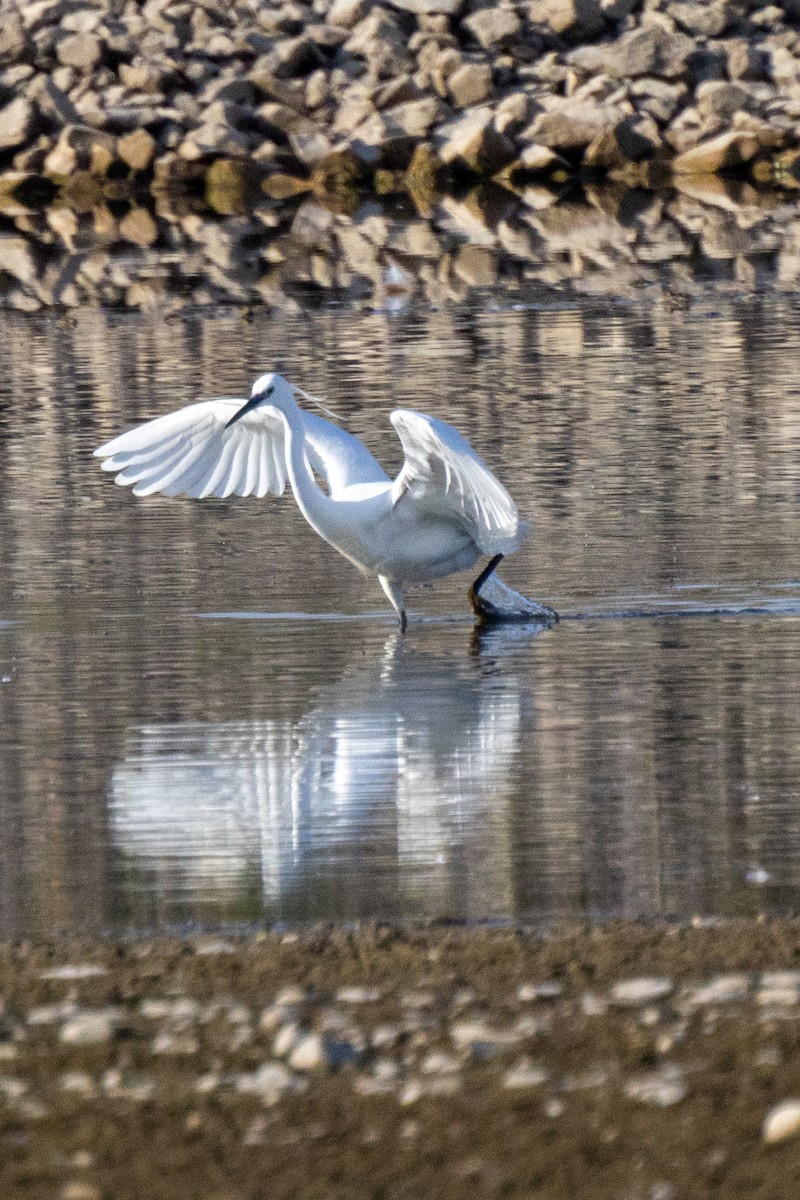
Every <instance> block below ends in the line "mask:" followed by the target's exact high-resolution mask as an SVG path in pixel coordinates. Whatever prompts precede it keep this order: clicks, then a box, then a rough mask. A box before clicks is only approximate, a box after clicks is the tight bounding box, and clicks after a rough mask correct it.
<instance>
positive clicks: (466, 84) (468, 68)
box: [447, 63, 494, 108]
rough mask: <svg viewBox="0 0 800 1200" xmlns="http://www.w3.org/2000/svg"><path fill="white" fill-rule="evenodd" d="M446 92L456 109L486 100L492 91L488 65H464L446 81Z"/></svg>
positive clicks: (490, 73) (490, 69)
mask: <svg viewBox="0 0 800 1200" xmlns="http://www.w3.org/2000/svg"><path fill="white" fill-rule="evenodd" d="M447 90H448V92H449V93H450V96H451V98H452V101H453V104H454V105H455V106H456V108H468V107H469V106H470V105H472V104H480V103H482V101H484V100H488V99H489V97H490V96H491V95H492V92H493V90H494V88H493V85H492V68H491V67H490V66H489V64H488V63H464V65H463V66H461V67H459V68H458V70H456V71H454V72H453V73H452V75H450V76H449V77H448V79H447Z"/></svg>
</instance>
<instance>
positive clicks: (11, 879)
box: [0, 296, 800, 937]
mask: <svg viewBox="0 0 800 1200" xmlns="http://www.w3.org/2000/svg"><path fill="white" fill-rule="evenodd" d="M0 332H1V333H2V337H1V338H0V680H1V681H2V682H0V722H1V725H0V936H2V937H9V936H16V935H20V934H23V933H28V934H30V933H45V932H49V931H53V930H58V929H73V930H79V931H84V932H92V931H95V932H96V931H102V930H108V929H119V928H141V929H152V928H154V927H155V928H161V927H167V926H174V925H176V924H178V925H180V924H181V923H185V922H200V923H202V924H203V925H207V926H224V925H227V924H234V923H238V922H253V921H261V920H265V919H266V920H305V919H320V918H323V919H328V918H342V919H352V918H356V917H443V916H446V917H456V918H470V919H484V918H501V919H503V918H515V917H524V918H526V919H535V920H549V919H553V918H560V917H574V916H586V915H588V916H590V917H592V918H596V919H606V918H610V917H615V916H627V917H635V916H644V917H659V916H663V915H673V914H674V915H679V916H684V917H685V916H691V915H695V914H731V913H742V912H747V913H752V912H762V911H784V910H787V909H797V908H800V705H799V704H798V693H799V692H800V638H799V637H798V635H799V634H800V560H799V558H798V529H800V522H799V520H798V518H799V517H800V375H798V362H799V361H800V301H797V300H795V299H793V298H787V297H774V298H770V297H766V298H765V297H754V298H742V299H741V300H735V299H725V300H723V301H722V302H717V300H715V299H714V298H713V296H712V297H711V298H710V299H708V300H706V301H703V300H697V301H693V302H692V303H690V304H689V306H688V307H685V308H684V307H681V308H677V309H673V308H672V307H670V306H669V305H668V304H666V303H665V302H664V300H655V301H654V302H652V303H650V304H646V303H645V302H642V303H641V304H632V305H626V306H622V305H613V304H609V303H608V302H605V301H603V302H601V301H593V300H591V299H587V300H585V301H582V302H579V303H570V304H567V303H566V302H565V304H564V305H563V306H559V305H558V304H557V303H556V304H552V305H550V306H546V307H542V308H535V307H534V308H524V309H523V308H515V307H513V306H510V305H503V303H502V302H498V301H496V298H495V299H493V300H491V301H489V302H487V305H486V306H485V307H484V308H482V309H481V310H480V311H477V310H474V309H470V310H457V309H451V310H447V311H439V312H431V311H428V310H426V311H406V312H400V313H395V314H389V313H381V312H361V311H357V310H354V309H351V308H346V309H339V310H337V309H331V308H327V309H323V310H319V311H316V312H313V311H312V312H305V313H299V312H298V313H292V312H286V313H278V314H274V313H273V314H266V313H257V314H256V315H255V316H254V317H252V319H249V320H245V319H243V318H242V316H241V315H240V314H238V313H233V312H223V313H220V312H215V313H208V314H203V315H198V314H197V313H195V314H193V315H188V316H186V315H184V316H179V317H175V318H172V319H165V318H164V317H162V316H156V315H142V316H131V315H110V314H104V313H102V312H92V311H88V310H86V311H82V312H80V313H79V314H78V315H77V318H76V319H73V318H70V319H69V321H68V322H67V323H65V322H62V321H59V320H58V319H55V318H38V317H37V318H25V317H14V316H3V317H2V325H1V326H0ZM275 366H277V367H278V368H279V369H281V370H283V371H284V372H285V373H287V374H288V375H289V376H290V377H291V378H293V379H295V380H296V381H297V382H299V383H301V384H303V385H304V386H305V387H307V388H308V389H309V390H311V391H314V392H316V393H317V394H322V395H324V396H326V397H327V401H328V403H329V404H330V405H331V406H332V407H333V408H335V409H336V410H337V411H339V412H341V413H342V414H343V415H344V416H345V417H346V418H347V419H348V421H349V426H348V427H349V428H350V429H352V431H353V432H355V433H356V434H357V435H359V436H361V437H363V438H364V440H365V441H367V443H368V444H369V445H370V447H371V448H372V449H373V450H374V451H375V452H376V454H377V455H378V457H379V458H381V459H382V460H383V461H384V462H385V463H386V465H387V467H388V468H390V469H393V468H396V467H397V466H398V465H399V462H400V454H399V446H398V443H397V441H396V437H395V434H394V431H393V430H392V429H391V427H390V426H389V424H388V419H387V416H388V412H389V411H390V409H391V408H392V407H394V406H395V405H398V404H403V405H406V406H409V407H414V408H421V409H423V410H425V411H429V412H432V413H435V414H436V415H438V416H441V417H443V418H445V419H446V420H450V421H452V422H453V423H455V424H456V425H458V427H459V428H460V429H461V430H462V431H463V432H464V433H465V434H466V435H467V436H468V437H469V438H470V439H471V440H472V442H473V444H474V445H475V446H476V448H478V449H479V451H480V452H481V453H482V454H483V456H484V457H485V458H486V459H487V460H488V461H489V463H490V464H491V465H492V466H493V467H494V468H495V469H496V470H497V472H498V474H499V475H500V477H501V478H502V479H504V480H505V481H506V482H507V483H508V484H509V485H510V487H511V489H512V491H513V493H514V495H515V497H516V499H517V501H518V503H519V506H520V508H521V509H522V510H523V511H524V513H525V514H526V515H527V516H529V517H532V518H533V519H534V521H535V524H536V533H535V537H534V539H533V541H532V542H531V543H530V544H529V545H528V546H526V547H525V548H524V549H523V550H521V551H520V552H519V553H518V554H517V555H515V556H514V558H513V559H512V560H510V561H509V562H508V563H507V564H504V571H503V575H504V578H506V579H507V581H508V582H509V583H511V584H512V585H513V586H515V587H518V588H519V589H520V590H522V591H524V592H526V593H527V594H529V595H533V596H535V597H537V598H539V599H542V600H545V601H547V602H548V603H551V604H554V605H555V606H556V607H557V608H559V609H560V610H561V611H562V612H563V613H564V614H565V616H566V617H567V618H569V619H566V620H564V621H563V622H562V623H561V625H560V626H558V627H557V628H556V629H554V630H552V631H548V632H546V633H542V634H540V635H538V636H534V634H533V633H532V632H530V631H526V630H523V629H520V628H508V629H505V630H502V629H498V630H495V631H493V632H490V633H487V634H483V635H478V634H476V633H475V631H474V630H473V628H472V625H471V622H470V620H469V619H468V610H467V606H466V596H465V591H466V585H467V583H468V582H469V580H468V578H466V577H457V578H456V579H454V580H452V579H451V580H449V581H445V582H443V583H442V584H441V585H439V586H437V587H436V588H435V589H434V590H432V591H423V590H420V591H419V592H416V593H414V594H412V597H411V611H412V624H411V628H410V630H409V633H408V635H407V636H406V637H405V638H403V639H401V638H399V637H398V635H397V633H396V631H395V628H394V624H393V620H392V617H391V615H390V613H389V611H388V609H387V606H386V604H385V602H384V599H383V596H382V593H381V592H380V590H379V588H378V587H377V585H373V584H371V583H370V582H369V581H365V580H364V579H362V577H361V576H360V575H358V573H357V572H355V571H354V570H353V569H352V568H351V567H350V566H349V565H348V564H347V563H346V562H345V561H344V560H343V559H340V558H339V557H338V556H337V555H336V554H335V553H334V552H333V551H332V550H330V549H329V548H328V547H326V546H325V545H324V544H323V543H322V542H320V541H319V540H318V539H317V538H316V536H315V535H314V534H313V533H312V532H311V531H310V530H309V529H308V528H307V527H306V525H305V523H304V522H303V520H302V518H301V517H300V515H299V513H298V511H297V509H296V507H295V505H294V502H293V501H292V499H291V497H289V496H287V497H284V498H283V499H282V500H278V501H275V500H266V501H258V500H253V499H248V500H238V499H233V500H227V501H219V500H212V501H205V502H197V501H189V500H166V499H161V498H150V499H147V500H137V499H136V498H134V497H133V496H131V494H130V493H129V492H128V491H126V490H122V489H119V488H115V487H114V485H113V483H112V482H111V480H110V478H109V477H108V476H105V475H103V474H102V473H101V472H100V470H99V469H98V464H97V462H96V461H94V460H92V458H91V457H90V452H91V450H92V448H93V447H94V446H96V445H98V444H99V443H100V442H101V441H104V440H105V439H107V438H108V437H109V436H111V435H112V434H113V433H114V432H116V431H119V430H121V429H123V428H125V427H127V426H128V425H130V424H132V423H134V422H136V421H138V420H141V419H144V418H146V417H150V416H155V415H157V414H159V413H161V412H164V411H168V410H169V409H171V408H175V407H178V406H180V405H181V404H183V403H186V402H188V401H189V400H191V399H193V398H194V397H196V396H201V395H215V394H217V395H218V394H227V395H236V394H242V393H245V394H246V392H247V389H248V388H249V384H250V381H251V380H252V378H253V377H255V376H256V375H257V374H259V373H260V372H262V371H264V370H267V369H271V368H273V367H275Z"/></svg>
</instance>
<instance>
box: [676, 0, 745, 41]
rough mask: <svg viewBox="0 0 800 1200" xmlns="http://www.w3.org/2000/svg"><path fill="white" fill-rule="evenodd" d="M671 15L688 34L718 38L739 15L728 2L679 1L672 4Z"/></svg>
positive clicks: (706, 0) (707, 0)
mask: <svg viewBox="0 0 800 1200" xmlns="http://www.w3.org/2000/svg"><path fill="white" fill-rule="evenodd" d="M669 15H670V16H671V17H672V19H673V21H675V22H676V24H678V25H679V26H680V27H681V29H685V30H686V32H687V33H691V34H694V35H697V34H701V35H702V36H704V37H712V38H716V37H719V36H720V34H723V33H724V32H725V30H726V29H727V28H728V25H729V24H730V23H731V22H732V21H734V20H735V19H736V16H737V15H738V14H737V13H736V12H735V10H734V8H733V6H732V5H731V4H728V3H727V0H702V2H701V0H678V2H677V3H675V2H673V3H671V4H670V8H669Z"/></svg>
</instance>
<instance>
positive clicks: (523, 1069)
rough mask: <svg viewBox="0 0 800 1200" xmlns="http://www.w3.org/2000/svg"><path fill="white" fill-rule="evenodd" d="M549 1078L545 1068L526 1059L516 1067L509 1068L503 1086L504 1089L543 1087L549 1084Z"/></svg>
mask: <svg viewBox="0 0 800 1200" xmlns="http://www.w3.org/2000/svg"><path fill="white" fill-rule="evenodd" d="M548 1078H549V1076H548V1073H547V1071H545V1070H544V1068H543V1067H537V1066H536V1065H535V1064H534V1063H531V1062H528V1060H527V1059H525V1060H523V1061H522V1062H519V1063H517V1064H516V1066H514V1067H509V1069H508V1070H507V1071H506V1072H505V1074H504V1075H503V1079H502V1084H503V1087H504V1088H531V1087H541V1086H542V1084H544V1083H547V1080H548Z"/></svg>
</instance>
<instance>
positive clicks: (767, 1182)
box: [0, 921, 800, 1200]
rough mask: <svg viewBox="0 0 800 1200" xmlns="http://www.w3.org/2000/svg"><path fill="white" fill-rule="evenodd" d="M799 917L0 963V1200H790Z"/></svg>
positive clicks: (284, 942)
mask: <svg viewBox="0 0 800 1200" xmlns="http://www.w3.org/2000/svg"><path fill="white" fill-rule="evenodd" d="M799 963H800V922H798V921H774V922H769V923H753V922H749V923H733V924H729V925H722V926H719V927H697V928H685V927H680V928H677V927H675V928H671V927H665V928H660V929H649V928H645V927H642V926H615V927H608V928H604V929H591V930H589V929H578V930H573V931H566V932H561V933H557V934H554V935H552V936H547V937H542V936H541V935H537V934H534V933H531V932H521V931H510V930H473V931H468V930H464V929H448V928H429V929H419V930H405V931H403V930H397V929H390V928H365V929H360V930H357V931H353V932H347V931H344V930H336V931H329V930H317V931H311V932H305V933H300V934H298V933H284V934H279V933H265V934H260V935H255V936H252V937H248V938H244V939H228V938H210V937H206V938H197V939H191V940H186V941H171V940H161V939H159V940H156V941H133V942H116V941H100V942H92V943H86V942H58V943H54V944H50V945H27V944H26V945H17V946H8V945H7V946H5V947H4V948H3V949H2V951H0V996H2V1004H3V1009H2V1022H1V1023H0V1061H1V1064H2V1070H1V1071H0V1143H1V1144H2V1154H0V1180H2V1186H3V1194H4V1195H5V1196H9V1197H14V1198H16V1197H23V1196H24V1197H45V1196H47V1197H52V1196H61V1197H64V1198H65V1200H66V1198H70V1200H95V1198H100V1197H104V1196H114V1197H115V1198H116V1197H120V1198H122V1197H138V1196H141V1195H145V1194H146V1195H148V1196H152V1197H155V1198H160V1197H164V1198H165V1200H166V1197H170V1200H178V1198H180V1197H184V1196H185V1197H190V1196H191V1197H194V1196H197V1195H199V1194H203V1195H204V1196H207V1197H211V1198H214V1200H222V1198H223V1197H224V1198H225V1200H238V1198H239V1197H248V1198H249V1197H256V1196H261V1195H267V1194H269V1195H270V1196H278V1197H290V1196H299V1195H302V1196H333V1195H335V1196H348V1197H362V1196H363V1197H375V1196H382V1197H405V1196H409V1195H434V1194H435V1195H437V1196H449V1195H452V1196H463V1195H464V1194H465V1190H467V1189H468V1190H469V1192H470V1194H475V1195H480V1196H501V1195H502V1196H529V1195H531V1194H532V1192H535V1194H537V1195H540V1196H543V1197H556V1196H559V1197H560V1196H564V1195H567V1194H568V1195H570V1196H576V1197H582V1196H586V1197H588V1196H593V1197H623V1196H624V1197H630V1198H633V1197H642V1198H643V1200H644V1198H647V1200H656V1198H657V1200H670V1198H678V1197H697V1196H701V1195H712V1194H714V1195H724V1196H726V1197H731V1196H738V1195H741V1196H748V1197H754V1196H758V1197H773V1196H774V1197H778V1196H785V1195H787V1194H790V1193H791V1192H792V1190H793V1188H796V1187H797V1184H798V1182H800V1177H799V1176H798V1162H800V1159H799V1158H798V1152H797V1151H798V1145H800V1142H798V1141H797V1137H796V1135H797V1133H798V1130H800V1104H798V1102H797V1098H798V1095H799V1094H800V1087H798V1080H799V1079H800V1049H798V1045H799V1043H798V1038H797V1026H798V1021H800V969H798V964H799Z"/></svg>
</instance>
